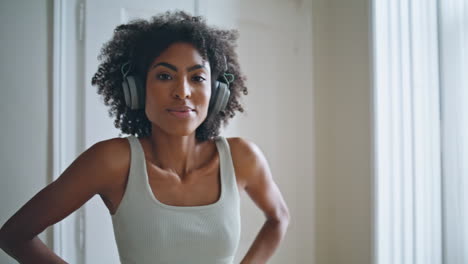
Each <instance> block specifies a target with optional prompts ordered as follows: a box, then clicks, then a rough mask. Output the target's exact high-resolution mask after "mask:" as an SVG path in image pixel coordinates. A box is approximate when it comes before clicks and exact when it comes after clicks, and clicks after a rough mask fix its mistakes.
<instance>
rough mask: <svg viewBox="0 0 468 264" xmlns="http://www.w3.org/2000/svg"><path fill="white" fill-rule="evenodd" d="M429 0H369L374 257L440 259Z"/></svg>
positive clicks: (387, 261)
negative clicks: (371, 17)
mask: <svg viewBox="0 0 468 264" xmlns="http://www.w3.org/2000/svg"><path fill="white" fill-rule="evenodd" d="M437 18H438V16H437V1H436V0H374V1H373V38H374V39H373V43H374V113H375V114H374V118H375V119H374V124H375V142H374V146H375V162H376V164H375V177H376V179H375V190H376V192H375V197H376V201H375V202H376V204H375V208H376V210H375V213H376V215H375V221H376V222H375V242H376V244H375V263H378V264H442V255H443V254H442V196H441V195H442V194H441V193H442V192H441V187H442V180H441V153H440V151H441V140H440V114H439V113H440V110H439V107H440V98H439V88H440V87H439V74H438V73H439V53H438V34H437V32H438V31H437V27H438V20H437Z"/></svg>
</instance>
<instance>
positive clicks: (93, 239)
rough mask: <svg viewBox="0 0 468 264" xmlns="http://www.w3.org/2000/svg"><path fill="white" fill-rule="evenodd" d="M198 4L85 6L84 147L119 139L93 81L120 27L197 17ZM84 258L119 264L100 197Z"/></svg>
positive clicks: (91, 207)
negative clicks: (174, 15) (180, 13)
mask: <svg viewBox="0 0 468 264" xmlns="http://www.w3.org/2000/svg"><path fill="white" fill-rule="evenodd" d="M194 3H195V2H194V1H187V0H177V1H175V0H158V1H147V0H137V1H136V0H119V1H116V0H100V1H87V2H86V5H85V10H86V12H85V16H84V17H85V28H84V32H85V36H84V39H85V48H84V50H85V80H86V83H85V84H86V85H85V91H86V92H85V96H84V113H85V115H84V147H85V148H86V149H87V148H89V147H90V146H91V145H93V144H94V143H96V142H97V141H101V140H104V139H108V138H112V137H117V136H118V134H119V131H118V130H117V129H116V128H115V127H114V124H113V120H112V119H111V118H109V116H108V107H106V106H105V105H104V104H103V101H102V99H101V96H100V95H98V94H97V93H96V88H95V87H93V86H91V84H90V83H91V78H92V76H93V74H94V73H95V72H96V69H97V65H98V61H97V56H98V53H99V51H100V49H101V47H102V45H103V44H104V43H105V42H107V41H108V40H109V39H110V38H111V36H112V34H113V30H114V29H115V27H116V26H118V25H120V24H123V23H127V22H128V21H130V20H131V19H134V18H145V19H147V18H149V17H151V16H153V15H155V14H157V13H161V12H164V11H166V10H173V9H181V10H185V11H188V12H190V13H192V14H193V13H194V11H195V4H194ZM84 230H85V237H84V242H85V243H84V250H85V251H84V254H85V258H84V259H85V262H84V263H86V264H94V263H96V264H98V263H119V259H118V252H117V246H116V243H115V238H114V233H113V229H112V222H111V217H110V215H109V212H108V210H107V208H106V207H105V205H104V204H103V202H102V200H101V198H100V197H99V196H95V197H94V198H92V199H91V200H90V201H89V202H88V203H87V204H86V212H85V228H84Z"/></svg>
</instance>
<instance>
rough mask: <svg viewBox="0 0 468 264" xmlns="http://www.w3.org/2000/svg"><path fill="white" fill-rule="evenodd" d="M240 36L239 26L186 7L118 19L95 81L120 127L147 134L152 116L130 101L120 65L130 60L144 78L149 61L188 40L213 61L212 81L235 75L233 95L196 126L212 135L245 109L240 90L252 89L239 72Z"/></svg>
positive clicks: (200, 133) (200, 136)
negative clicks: (222, 25)
mask: <svg viewBox="0 0 468 264" xmlns="http://www.w3.org/2000/svg"><path fill="white" fill-rule="evenodd" d="M238 37H239V34H238V31H237V30H234V29H231V30H224V29H219V28H217V27H214V26H208V25H207V24H206V22H205V19H204V18H203V17H200V16H192V15H190V14H188V13H187V12H184V11H173V12H171V11H167V12H165V13H162V14H159V15H156V16H154V17H152V18H151V19H149V20H143V19H137V20H133V21H130V22H129V23H127V24H122V25H119V26H118V27H117V28H116V29H115V30H114V35H113V37H112V39H111V40H110V41H108V42H107V43H105V44H104V45H103V47H102V49H101V52H100V54H99V56H98V59H99V61H100V65H99V66H98V70H97V72H96V73H95V74H94V76H93V78H92V82H91V83H92V85H95V86H97V88H98V89H97V90H98V91H97V92H98V94H100V95H102V96H103V99H104V104H105V105H106V106H110V109H109V116H110V117H114V118H115V120H114V125H115V127H116V128H118V129H120V131H121V132H122V133H124V134H131V135H134V136H137V137H139V138H141V137H146V136H148V135H150V134H151V122H150V121H149V120H148V118H147V117H146V114H145V111H144V109H138V110H132V109H130V108H128V107H127V105H126V103H125V98H124V92H123V89H122V82H123V75H122V72H121V67H122V65H124V64H125V63H128V62H131V64H132V72H133V73H132V74H135V75H138V76H140V77H142V78H143V80H146V74H147V71H148V68H149V66H150V64H151V63H152V62H153V61H154V59H155V58H157V57H158V56H159V55H160V54H161V53H162V52H163V51H164V50H165V49H167V48H168V47H169V46H170V45H171V44H173V43H176V42H184V43H190V44H192V45H193V46H194V47H195V48H196V49H197V50H198V52H199V53H200V55H201V56H202V57H203V59H205V60H207V61H208V62H209V64H210V68H211V82H212V83H214V82H215V81H216V80H217V79H218V76H219V75H220V74H222V73H224V72H226V73H228V74H232V75H234V76H235V78H234V80H233V82H232V83H230V85H229V90H230V96H229V99H228V103H227V106H226V108H225V109H224V110H223V111H221V112H219V113H218V114H217V115H215V116H214V118H213V119H210V120H205V121H204V122H203V123H202V124H201V125H200V126H199V127H198V128H197V129H196V131H195V137H196V138H197V140H199V141H205V140H208V139H212V138H214V137H216V136H218V135H219V130H220V127H221V125H223V126H226V125H227V123H228V121H229V119H230V118H233V117H234V116H235V114H236V111H239V112H244V108H243V106H242V105H241V104H240V102H239V99H240V96H241V93H243V94H244V95H247V93H248V92H247V87H246V86H245V84H244V83H245V80H246V78H245V76H244V75H243V74H242V73H241V70H240V66H239V62H238V57H237V54H236V52H235V48H236V46H237V44H236V40H237V39H238ZM226 63H227V65H226ZM226 66H227V71H226Z"/></svg>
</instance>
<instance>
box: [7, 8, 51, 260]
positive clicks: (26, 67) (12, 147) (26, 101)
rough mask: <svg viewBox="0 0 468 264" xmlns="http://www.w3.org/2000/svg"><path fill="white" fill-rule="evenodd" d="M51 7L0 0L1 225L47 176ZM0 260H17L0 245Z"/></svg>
mask: <svg viewBox="0 0 468 264" xmlns="http://www.w3.org/2000/svg"><path fill="white" fill-rule="evenodd" d="M52 7H53V5H52V1H47V0H42V1H27V0H19V1H1V2H0V36H1V47H2V48H1V49H0V58H1V61H2V65H1V66H0V80H2V82H1V87H0V89H1V92H2V95H1V96H0V120H1V126H2V136H1V137H0V153H1V154H0V168H1V170H2V174H1V184H0V226H2V225H3V224H4V223H5V222H6V220H7V219H8V218H10V217H11V216H12V215H13V214H14V213H15V212H16V211H17V210H18V209H19V208H20V207H21V206H22V205H23V204H24V203H26V202H27V201H28V200H29V199H31V197H32V196H33V195H35V194H36V193H37V192H38V191H39V190H41V189H42V188H43V187H44V186H45V185H46V184H47V183H48V182H50V180H51V168H52V167H51V148H50V147H49V146H50V144H51V141H52V138H51V127H52V126H51V116H50V114H51V112H52V111H51V106H50V103H51V98H52V93H51V92H52V90H51V88H52V70H51V69H52V68H51V67H52V28H53V27H52V18H53V15H52V12H53V11H52ZM32 221H33V219H32ZM50 231H51V228H48V229H47V230H46V232H43V233H42V234H41V235H40V236H39V237H40V238H41V239H42V241H44V242H46V243H47V244H48V245H49V246H51V239H50V238H51V233H50ZM0 263H16V261H14V260H13V259H12V258H11V257H9V256H7V255H6V254H5V253H4V252H3V251H2V250H0Z"/></svg>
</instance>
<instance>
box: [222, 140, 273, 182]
mask: <svg viewBox="0 0 468 264" xmlns="http://www.w3.org/2000/svg"><path fill="white" fill-rule="evenodd" d="M226 140H227V141H228V143H229V148H230V150H231V156H232V162H233V164H234V169H235V172H236V176H237V178H238V180H239V181H240V183H241V185H242V187H244V188H245V187H247V185H248V183H249V182H252V181H254V180H255V179H254V177H256V175H258V173H257V172H258V171H260V170H265V169H268V162H267V160H266V157H265V155H264V154H263V151H262V150H261V149H260V147H259V146H258V145H257V144H255V143H254V142H253V141H251V140H248V139H245V138H241V137H232V138H226Z"/></svg>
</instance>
